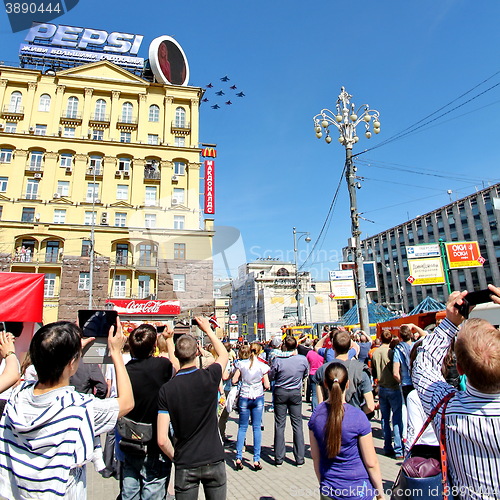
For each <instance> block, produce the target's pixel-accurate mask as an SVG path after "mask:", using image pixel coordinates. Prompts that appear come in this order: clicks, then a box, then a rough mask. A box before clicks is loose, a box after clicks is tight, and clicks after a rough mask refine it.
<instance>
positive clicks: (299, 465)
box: [295, 462, 304, 468]
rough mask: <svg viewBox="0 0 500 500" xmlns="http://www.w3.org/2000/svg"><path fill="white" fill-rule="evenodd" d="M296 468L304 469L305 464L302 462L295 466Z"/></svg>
mask: <svg viewBox="0 0 500 500" xmlns="http://www.w3.org/2000/svg"><path fill="white" fill-rule="evenodd" d="M295 467H299V468H300V467H304V462H301V463H296V464H295Z"/></svg>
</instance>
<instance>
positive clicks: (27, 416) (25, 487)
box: [0, 382, 118, 500]
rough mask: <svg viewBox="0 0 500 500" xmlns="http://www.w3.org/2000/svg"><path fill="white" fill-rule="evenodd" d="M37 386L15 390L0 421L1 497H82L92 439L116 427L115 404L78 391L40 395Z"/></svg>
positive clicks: (60, 390) (43, 499) (39, 499)
mask: <svg viewBox="0 0 500 500" xmlns="http://www.w3.org/2000/svg"><path fill="white" fill-rule="evenodd" d="M33 388H34V383H32V382H31V383H30V382H25V383H24V384H23V385H22V386H20V387H19V389H16V391H15V392H14V393H13V395H12V397H11V398H10V400H9V401H8V402H7V405H6V407H5V411H4V414H3V416H2V418H1V419H0V495H1V496H3V497H5V498H8V499H37V500H52V499H61V498H75V499H76V498H78V499H84V498H86V492H85V488H84V485H85V469H84V467H83V466H84V464H85V463H86V462H88V461H90V460H92V458H93V454H94V436H96V435H98V434H101V433H103V432H107V431H109V430H111V429H112V428H113V427H114V426H115V424H116V420H117V418H118V403H117V400H116V399H106V400H99V399H96V398H94V396H92V395H87V394H80V393H78V392H76V391H75V390H74V387H61V388H58V389H54V390H52V391H49V392H47V393H44V394H41V395H34V394H33ZM82 485H83V486H82ZM77 492H78V493H77Z"/></svg>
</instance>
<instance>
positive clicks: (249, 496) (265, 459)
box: [87, 393, 401, 500]
mask: <svg viewBox="0 0 500 500" xmlns="http://www.w3.org/2000/svg"><path fill="white" fill-rule="evenodd" d="M269 401H270V394H269V393H266V409H267V408H268V406H269ZM302 410H303V424H304V437H305V441H306V462H305V465H304V466H303V467H300V468H299V467H296V466H295V465H294V459H293V453H292V429H291V425H290V421H289V420H288V421H287V427H286V431H285V439H286V446H287V454H286V458H285V461H284V463H283V466H282V467H279V468H278V467H275V466H274V465H273V453H272V446H273V433H274V414H273V413H270V412H267V411H266V412H265V413H264V418H263V423H264V431H263V435H262V452H261V463H262V467H263V469H262V470H261V471H254V470H252V463H253V457H252V431H251V428H249V429H248V432H247V441H246V442H247V449H246V451H244V453H243V464H244V469H243V470H241V471H237V470H236V469H235V467H234V457H235V447H234V444H235V442H236V434H237V430H238V414H237V413H232V414H231V418H230V419H229V422H228V424H227V434H228V435H229V436H230V437H231V441H232V446H229V447H226V470H227V478H228V485H227V498H228V500H288V499H291V498H299V499H300V498H316V499H317V498H319V489H318V482H317V480H316V476H315V474H314V468H313V462H312V459H311V455H310V449H309V431H308V428H307V422H308V420H309V417H310V415H311V411H310V405H309V404H307V403H305V402H304V403H303V405H302ZM372 428H373V437H374V441H375V448H376V451H377V455H378V457H379V462H380V467H381V471H382V478H383V482H384V489H386V490H387V489H388V488H390V487H391V486H392V483H393V481H394V479H395V478H396V476H397V473H398V470H399V466H400V464H401V462H397V461H395V460H394V459H391V458H387V457H385V456H383V436H382V431H381V427H380V420H379V419H377V418H375V419H374V420H372ZM87 481H88V485H87V488H88V498H89V500H102V499H105V500H114V499H115V498H117V496H118V493H119V486H118V481H116V480H115V479H113V478H110V479H104V478H102V477H101V476H100V475H99V474H97V473H96V472H95V471H94V470H93V468H92V466H89V467H88V470H87ZM169 489H170V491H171V492H172V491H173V487H172V484H171V485H170V488H169ZM170 498H173V497H170ZM199 498H200V499H204V498H205V497H204V495H203V492H202V488H200V495H199ZM387 498H389V497H387Z"/></svg>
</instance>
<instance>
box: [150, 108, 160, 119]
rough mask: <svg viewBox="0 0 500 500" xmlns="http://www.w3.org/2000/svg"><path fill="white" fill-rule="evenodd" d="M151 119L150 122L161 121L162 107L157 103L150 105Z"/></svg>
mask: <svg viewBox="0 0 500 500" xmlns="http://www.w3.org/2000/svg"><path fill="white" fill-rule="evenodd" d="M149 121H150V122H159V121H160V108H159V107H158V106H157V105H156V104H153V105H152V106H149Z"/></svg>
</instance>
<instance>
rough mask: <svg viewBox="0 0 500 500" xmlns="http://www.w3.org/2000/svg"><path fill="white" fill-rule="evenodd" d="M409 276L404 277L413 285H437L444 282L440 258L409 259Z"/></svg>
mask: <svg viewBox="0 0 500 500" xmlns="http://www.w3.org/2000/svg"><path fill="white" fill-rule="evenodd" d="M408 265H409V267H410V276H409V277H408V278H407V279H406V281H408V282H409V283H411V285H412V286H414V285H438V284H441V283H444V282H445V279H444V269H443V263H442V262H441V258H439V257H436V258H430V259H409V260H408Z"/></svg>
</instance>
